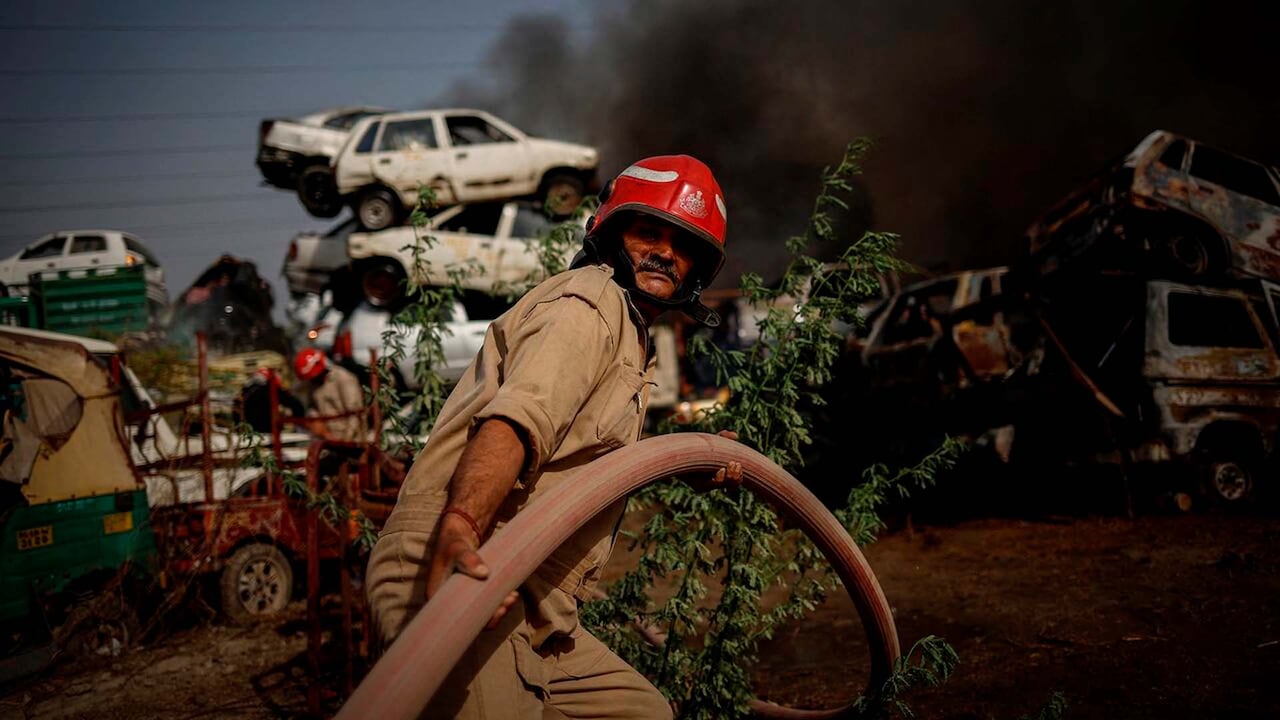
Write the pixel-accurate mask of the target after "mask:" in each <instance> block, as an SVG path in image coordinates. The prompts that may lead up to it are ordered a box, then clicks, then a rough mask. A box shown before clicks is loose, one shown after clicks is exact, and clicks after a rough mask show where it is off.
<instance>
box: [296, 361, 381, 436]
mask: <svg viewBox="0 0 1280 720" xmlns="http://www.w3.org/2000/svg"><path fill="white" fill-rule="evenodd" d="M311 405H312V411H311V412H310V413H308V414H309V415H317V416H329V415H340V414H342V413H348V412H353V411H356V410H363V409H364V389H363V388H361V387H360V381H359V380H358V379H356V376H355V375H353V374H351V371H350V370H347V369H346V368H344V367H342V366H341V365H335V364H332V363H331V364H330V365H329V369H328V371H327V372H325V376H324V380H322V381H321V383H320V386H319V387H317V388H316V389H315V390H313V391H312V392H311ZM324 426H325V432H326V433H327V434H328V436H329V439H331V440H347V441H350V442H360V441H362V440H365V439H366V435H367V434H368V433H367V431H366V430H365V426H364V416H363V415H361V414H358V413H357V414H352V415H348V416H347V417H342V418H335V419H333V420H326V421H325V422H324Z"/></svg>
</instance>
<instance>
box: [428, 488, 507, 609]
mask: <svg viewBox="0 0 1280 720" xmlns="http://www.w3.org/2000/svg"><path fill="white" fill-rule="evenodd" d="M479 548H480V538H478V537H476V533H475V531H474V530H472V529H471V525H470V523H468V522H467V521H466V520H463V519H462V518H460V517H458V516H457V515H454V514H453V513H446V514H445V515H442V516H441V517H440V524H439V526H438V532H437V533H436V547H435V552H434V553H433V554H432V555H431V567H430V570H429V571H428V572H427V599H431V597H433V596H434V595H435V594H436V591H438V590H439V589H440V586H442V585H444V581H445V580H448V579H449V576H450V575H452V574H453V573H454V572H460V573H462V574H463V575H467V576H469V577H473V578H475V579H477V580H484V579H486V578H488V577H489V566H488V565H485V564H484V561H483V560H481V559H480V554H479V553H478V552H476V551H477V550H478V549H479ZM519 597H520V596H519V595H518V594H517V593H515V592H514V591H513V592H512V593H511V594H510V595H507V597H506V599H504V600H503V601H502V605H500V606H498V609H497V610H495V611H494V613H493V617H492V618H490V619H489V623H488V624H487V625H485V629H486V630H491V629H493V628H495V627H497V625H498V622H499V621H501V620H502V618H503V616H505V615H506V614H507V611H508V610H510V609H511V606H512V605H514V604H515V602H516V600H517V599H519Z"/></svg>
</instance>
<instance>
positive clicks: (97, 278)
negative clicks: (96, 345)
mask: <svg viewBox="0 0 1280 720" xmlns="http://www.w3.org/2000/svg"><path fill="white" fill-rule="evenodd" d="M28 287H30V288H31V294H30V296H29V297H8V298H0V315H3V316H4V317H3V319H4V321H5V322H7V323H8V324H12V325H21V326H24V327H34V328H39V329H42V330H52V331H54V332H60V333H66V334H68V335H80V336H85V337H95V336H96V337H102V336H115V335H120V334H122V333H126V332H135V331H142V330H146V329H147V327H148V324H149V322H150V317H149V314H148V307H147V278H146V268H145V267H144V266H142V265H135V266H133V267H122V268H104V269H96V268H94V269H88V270H62V271H59V272H57V273H54V272H44V273H37V274H34V275H32V276H31V279H30V284H29V285H28Z"/></svg>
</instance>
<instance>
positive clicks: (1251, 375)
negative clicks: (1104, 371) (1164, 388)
mask: <svg viewBox="0 0 1280 720" xmlns="http://www.w3.org/2000/svg"><path fill="white" fill-rule="evenodd" d="M1147 307H1148V308H1150V310H1149V312H1148V321H1147V331H1146V353H1145V359H1144V367H1143V374H1144V375H1145V376H1146V377H1148V378H1152V379H1156V380H1162V381H1166V382H1173V383H1210V382H1226V383H1231V382H1239V381H1246V380H1248V381H1257V380H1274V379H1276V378H1277V377H1280V358H1278V357H1277V355H1276V349H1275V347H1274V346H1273V345H1272V341H1271V337H1270V333H1268V332H1266V329H1265V326H1264V325H1263V324H1262V322H1261V318H1259V317H1258V316H1257V315H1256V314H1255V308H1254V307H1253V305H1252V304H1251V303H1250V302H1249V300H1248V297H1247V296H1245V294H1244V293H1242V292H1240V291H1237V290H1228V289H1218V288H1207V287H1202V286H1192V285H1181V284H1177V283H1172V282H1152V283H1149V284H1148V286H1147Z"/></svg>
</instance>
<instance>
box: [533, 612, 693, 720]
mask: <svg viewBox="0 0 1280 720" xmlns="http://www.w3.org/2000/svg"><path fill="white" fill-rule="evenodd" d="M550 642H556V643H559V644H560V645H559V647H558V648H557V650H559V652H558V653H557V655H556V658H555V662H554V663H553V664H552V666H551V668H550V677H549V684H548V688H547V689H548V690H549V691H550V697H549V698H548V700H547V708H548V709H547V713H546V714H545V715H543V718H544V720H550V719H551V718H557V719H558V718H581V719H582V720H588V719H589V720H669V718H671V705H670V703H668V702H667V699H666V698H665V697H663V695H662V693H660V692H658V689H657V688H655V687H654V686H653V685H652V684H651V683H650V682H649V681H648V680H646V679H645V677H644V676H643V675H641V674H640V673H638V672H636V670H635V669H634V668H632V667H631V666H630V665H628V664H626V663H625V662H623V661H622V658H620V657H618V656H617V655H614V654H613V651H612V650H610V649H609V648H608V647H606V646H605V644H604V643H602V642H600V641H599V640H597V639H596V638H595V637H594V636H592V635H591V633H589V632H587V631H586V630H584V629H582V628H581V627H579V628H578V630H577V631H575V633H574V635H573V637H570V638H562V639H559V640H552V641H550Z"/></svg>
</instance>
